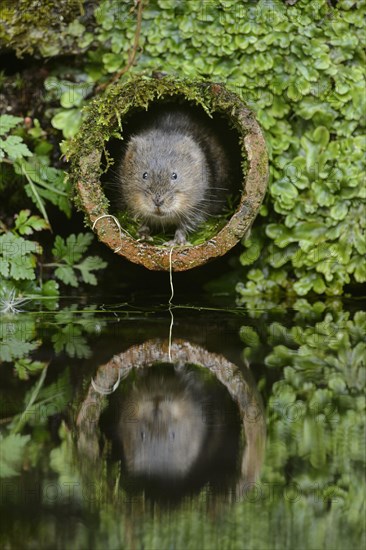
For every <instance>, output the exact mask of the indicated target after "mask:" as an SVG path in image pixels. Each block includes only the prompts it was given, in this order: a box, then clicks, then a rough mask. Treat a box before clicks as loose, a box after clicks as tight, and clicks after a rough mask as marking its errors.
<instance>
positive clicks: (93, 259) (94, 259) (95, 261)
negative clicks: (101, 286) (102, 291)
mask: <svg viewBox="0 0 366 550" xmlns="http://www.w3.org/2000/svg"><path fill="white" fill-rule="evenodd" d="M77 267H78V269H79V270H80V272H81V276H82V278H83V281H84V283H87V284H89V285H94V286H95V285H96V284H97V278H96V276H95V275H94V273H92V271H97V270H99V269H104V268H105V267H107V262H104V261H103V260H102V259H101V258H99V257H98V256H88V258H85V260H83V261H82V262H81V263H80V264H79V265H78V266H77Z"/></svg>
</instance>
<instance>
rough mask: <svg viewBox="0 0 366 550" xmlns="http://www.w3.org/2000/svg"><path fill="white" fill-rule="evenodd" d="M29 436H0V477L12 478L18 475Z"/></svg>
mask: <svg viewBox="0 0 366 550" xmlns="http://www.w3.org/2000/svg"><path fill="white" fill-rule="evenodd" d="M29 440H30V435H20V434H10V435H7V436H5V437H3V436H2V435H1V434H0V477H3V478H5V477H14V476H17V475H19V474H20V469H21V466H22V460H23V456H24V451H25V446H26V444H27V443H28V441H29Z"/></svg>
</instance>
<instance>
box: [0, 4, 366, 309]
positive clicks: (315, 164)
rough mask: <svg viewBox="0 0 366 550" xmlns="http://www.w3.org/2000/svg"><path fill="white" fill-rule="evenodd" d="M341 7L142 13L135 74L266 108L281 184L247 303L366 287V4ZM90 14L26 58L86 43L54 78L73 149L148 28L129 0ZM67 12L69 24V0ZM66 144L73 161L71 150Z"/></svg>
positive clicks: (254, 251) (160, 7)
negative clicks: (196, 85)
mask: <svg viewBox="0 0 366 550" xmlns="http://www.w3.org/2000/svg"><path fill="white" fill-rule="evenodd" d="M36 4H37V2H30V3H28V5H27V7H26V8H25V9H26V13H27V21H29V22H30V21H32V17H34V18H37V17H38V12H37V6H36ZM51 4H52V3H51ZM292 4H293V3H292ZM334 4H335V6H334V7H332V5H331V3H330V2H328V1H327V0H316V1H315V0H314V1H310V2H309V1H307V0H300V1H298V2H296V3H294V5H289V4H287V3H286V2H283V1H280V0H263V1H262V0H261V1H259V2H258V1H245V0H243V1H241V2H236V1H234V0H222V1H221V0H217V1H216V0H215V1H210V0H207V1H206V0H205V1H199V0H182V1H181V2H176V1H173V0H149V1H145V2H144V5H143V13H142V27H141V35H140V39H139V49H138V51H137V55H136V60H135V64H134V66H133V67H132V68H130V69H129V71H128V72H127V74H126V75H124V76H123V77H122V78H123V79H126V78H128V77H129V74H131V73H141V72H144V71H145V72H146V73H147V74H151V71H162V72H166V73H168V74H170V75H176V76H177V77H189V78H194V79H197V78H202V79H208V80H213V81H220V82H224V83H225V84H226V85H227V86H228V88H230V89H231V90H233V91H235V92H236V93H237V94H238V95H239V96H240V97H241V98H242V99H243V101H245V102H246V103H247V104H248V105H249V106H250V107H251V108H252V109H253V110H254V111H255V113H256V115H257V118H258V120H259V122H260V123H261V125H262V127H263V129H264V131H265V135H266V140H267V144H268V149H269V153H270V168H271V177H270V184H269V191H268V197H267V199H266V201H265V204H264V205H263V207H262V210H261V214H260V216H259V218H258V220H257V222H256V224H255V226H254V229H253V231H252V234H251V236H250V238H249V239H247V240H246V241H245V242H244V243H243V245H244V249H243V253H242V254H241V256H240V262H241V264H242V266H244V268H243V270H242V271H241V275H240V276H238V279H237V283H238V284H237V291H238V293H239V295H240V299H241V302H242V303H245V302H246V300H247V299H248V297H250V296H253V295H257V296H258V297H259V296H264V295H266V296H268V297H269V296H272V295H273V294H274V293H278V291H279V290H281V291H285V292H287V293H290V294H293V293H294V294H297V295H307V294H309V293H313V292H315V293H317V294H328V295H339V294H341V293H342V292H343V288H344V285H346V284H348V283H361V282H364V281H365V280H366V268H365V264H364V262H363V261H362V257H363V255H364V254H365V252H366V244H365V238H364V229H365V219H366V216H365V202H364V201H365V186H364V181H363V175H362V173H363V169H364V168H365V162H364V158H365V148H366V145H365V143H366V142H365V125H364V118H363V115H364V112H365V97H366V95H365V53H364V51H363V49H362V38H363V29H362V25H363V23H364V19H365V17H364V16H365V2H364V1H363V0H359V1H350V0H341V1H339V2H337V3H334ZM84 7H85V6H84V5H83V3H82V2H80V5H79V9H78V10H76V11H75V10H74V11H72V14H73V17H74V19H73V20H72V21H69V20H68V19H66V20H65V21H66V22H67V25H66V22H65V23H64V24H62V25H61V26H60V28H59V32H58V34H57V36H55V37H53V38H52V36H50V35H49V34H48V33H46V34H44V36H43V38H41V39H40V40H39V38H37V40H35V38H34V36H33V34H32V32H31V29H29V35H28V39H29V41H28V44H24V45H23V48H22V49H21V51H19V49H18V50H17V52H18V54H22V53H24V52H30V53H33V54H35V55H38V56H43V57H47V56H56V55H58V54H61V53H62V52H63V51H64V50H63V49H62V48H63V47H64V48H65V51H67V50H68V48H69V46H70V43H69V41H68V37H69V35H70V33H71V34H72V35H73V48H74V51H76V52H78V54H79V55H78V58H77V63H76V64H75V65H74V66H73V65H72V64H71V66H68V67H65V65H64V64H62V63H59V64H57V63H56V64H55V65H54V68H53V71H52V72H51V74H50V75H49V76H48V78H47V79H46V80H45V82H44V87H45V107H49V108H47V111H46V112H47V115H46V118H47V117H48V119H47V120H48V123H50V124H52V125H53V127H54V128H56V129H59V130H62V132H63V134H64V137H65V138H66V140H69V139H71V138H72V136H73V135H75V133H76V132H77V130H78V127H79V126H80V122H81V120H82V116H83V115H82V108H83V107H84V106H85V105H87V104H88V101H89V99H88V98H89V97H90V96H91V95H93V86H94V85H99V84H100V83H101V82H108V80H110V79H111V77H112V76H113V75H114V74H115V73H116V72H118V71H120V70H121V69H122V68H123V67H125V66H126V63H127V60H128V56H129V53H130V52H131V48H132V44H133V41H134V36H135V30H136V17H137V16H136V11H137V8H136V6H134V4H133V3H131V2H130V1H129V0H125V1H123V0H122V1H121V0H105V1H102V2H98V3H96V4H93V7H94V11H93V16H92V17H91V15H90V10H89V11H87V12H86V11H85V9H84ZM73 8H75V6H73ZM54 9H56V8H54ZM59 10H60V11H61V12H62V13H63V11H65V13H67V14H68V17H69V18H70V13H71V12H70V10H69V7H68V5H67V2H64V3H62V4H61V5H60V7H59ZM9 13H10V12H8V11H6V10H5V11H4V12H3V14H4V19H5V20H6V25H7V28H8V31H9V32H8V34H7V35H6V36H5V37H4V36H3V37H2V39H3V40H4V41H5V43H6V46H7V47H13V48H15V47H16V43H17V41H18V38H17V33H16V26H17V25H18V23H19V21H18V20H17V19H16V18H15V17H13V18H11V17H10V15H9ZM52 13H53V12H52ZM55 21H56V19H55ZM37 22H38V20H37ZM36 24H37V23H36ZM40 25H41V23H40ZM70 25H71V30H70ZM29 26H30V27H31V26H32V25H30V24H29ZM11 31H12V32H11ZM43 42H44V43H45V44H43ZM46 44H47V46H46ZM94 90H95V88H94ZM94 93H95V92H94ZM46 131H47V129H46ZM28 133H29V132H28ZM8 139H9V138H8ZM25 139H26V138H25ZM46 141H47V135H46ZM61 148H62V150H63V151H66V150H67V143H65V142H64V143H63V144H61ZM5 152H6V151H5ZM23 153H24V152H23ZM36 154H37V153H36ZM43 156H44V155H43ZM23 165H25V166H26V163H25V162H24V163H23ZM58 192H60V188H58ZM51 197H52V194H51V196H50V197H49V199H50V200H51ZM38 207H39V205H38ZM42 214H43V217H45V212H42Z"/></svg>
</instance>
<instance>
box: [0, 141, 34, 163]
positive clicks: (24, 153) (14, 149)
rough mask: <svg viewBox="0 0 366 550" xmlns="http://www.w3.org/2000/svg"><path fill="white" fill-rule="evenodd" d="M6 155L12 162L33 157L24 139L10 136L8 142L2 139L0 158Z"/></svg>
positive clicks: (0, 142)
mask: <svg viewBox="0 0 366 550" xmlns="http://www.w3.org/2000/svg"><path fill="white" fill-rule="evenodd" d="M4 153H5V154H7V155H8V157H9V158H10V159H12V160H15V159H20V158H23V157H31V156H32V153H31V152H30V150H29V149H28V147H27V146H26V144H25V143H23V138H21V137H19V136H9V137H7V138H6V140H4V139H1V138H0V158H2V157H3V156H4Z"/></svg>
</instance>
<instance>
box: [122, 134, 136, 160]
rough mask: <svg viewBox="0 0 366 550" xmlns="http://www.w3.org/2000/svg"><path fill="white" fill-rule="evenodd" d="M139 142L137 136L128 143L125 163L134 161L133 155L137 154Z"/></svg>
mask: <svg viewBox="0 0 366 550" xmlns="http://www.w3.org/2000/svg"><path fill="white" fill-rule="evenodd" d="M137 141H138V138H137V137H136V136H132V137H131V138H130V140H129V142H128V143H127V147H126V151H125V156H124V161H125V162H129V161H130V160H131V159H132V157H133V155H134V154H135V153H136V151H137V146H138V144H137Z"/></svg>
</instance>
